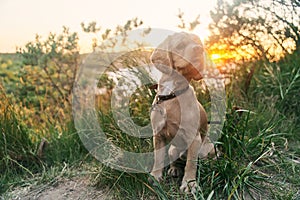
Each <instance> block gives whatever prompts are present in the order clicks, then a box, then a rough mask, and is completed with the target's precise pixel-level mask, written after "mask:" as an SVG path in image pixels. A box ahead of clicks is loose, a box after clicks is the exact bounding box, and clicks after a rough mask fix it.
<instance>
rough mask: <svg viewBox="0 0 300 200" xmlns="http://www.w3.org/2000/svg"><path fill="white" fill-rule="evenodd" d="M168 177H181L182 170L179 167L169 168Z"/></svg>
mask: <svg viewBox="0 0 300 200" xmlns="http://www.w3.org/2000/svg"><path fill="white" fill-rule="evenodd" d="M168 175H169V176H171V177H174V178H177V177H180V176H182V175H183V169H182V168H180V167H175V166H171V167H170V169H169V170H168Z"/></svg>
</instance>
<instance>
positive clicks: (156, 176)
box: [148, 172, 163, 186]
mask: <svg viewBox="0 0 300 200" xmlns="http://www.w3.org/2000/svg"><path fill="white" fill-rule="evenodd" d="M150 175H151V177H149V178H148V181H149V183H150V184H151V185H154V186H156V185H157V184H158V183H160V182H162V181H163V176H162V173H155V172H151V174H150Z"/></svg>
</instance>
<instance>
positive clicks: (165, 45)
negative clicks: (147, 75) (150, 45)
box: [150, 36, 173, 74]
mask: <svg viewBox="0 0 300 200" xmlns="http://www.w3.org/2000/svg"><path fill="white" fill-rule="evenodd" d="M169 43H170V36H169V37H168V38H167V39H165V40H164V41H163V42H162V43H161V44H160V45H159V46H158V47H157V48H156V49H155V50H154V51H153V53H152V55H151V57H150V60H151V62H152V63H153V65H154V66H155V67H156V68H157V69H158V70H159V71H161V72H162V73H164V74H171V73H172V69H173V66H172V63H173V61H172V60H171V58H170V52H169V51H168V50H169Z"/></svg>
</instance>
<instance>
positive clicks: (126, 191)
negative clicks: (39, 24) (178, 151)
mask: <svg viewBox="0 0 300 200" xmlns="http://www.w3.org/2000/svg"><path fill="white" fill-rule="evenodd" d="M299 63H300V56H299V52H295V53H294V54H292V55H288V56H287V57H286V58H284V59H283V60H281V61H279V62H278V63H262V62H257V63H252V64H254V65H257V66H256V67H255V69H256V71H255V73H254V74H253V78H252V80H251V83H250V85H249V86H247V92H243V89H241V90H240V91H242V92H240V91H238V92H237V91H236V90H235V88H237V87H238V86H239V84H240V83H238V82H232V83H231V84H232V85H230V86H229V87H228V89H227V93H228V102H227V105H228V107H227V114H226V121H225V124H224V127H223V129H222V131H221V133H222V136H221V138H220V140H219V141H218V142H217V143H216V145H217V146H218V148H219V149H220V150H221V152H222V155H221V156H220V157H218V158H217V159H216V160H212V159H208V160H201V161H199V163H198V166H199V167H198V173H197V174H198V176H197V179H198V180H197V182H198V184H199V189H198V191H197V193H196V194H182V193H180V191H179V184H180V179H171V178H169V177H167V176H166V178H165V181H164V182H163V183H161V184H158V185H157V186H152V185H150V184H149V183H148V178H149V174H147V173H145V174H132V173H127V172H121V171H117V170H114V169H111V168H109V167H106V166H104V165H101V164H100V163H98V162H97V161H96V160H95V159H93V158H92V157H91V156H90V155H89V153H88V152H87V151H86V150H85V148H84V147H83V145H82V144H81V141H80V139H79V137H78V135H77V133H76V130H75V129H74V125H73V124H72V123H68V122H66V123H67V124H68V125H67V126H66V125H64V127H66V128H64V129H63V131H62V132H61V131H58V130H57V129H56V128H55V127H52V128H49V130H47V131H48V132H49V135H50V137H49V138H47V141H48V146H47V148H46V149H45V151H44V154H43V156H42V157H39V155H38V149H39V144H40V141H41V140H38V141H33V140H32V139H31V137H32V134H34V132H33V131H32V130H31V129H29V128H28V127H26V122H24V121H23V119H20V118H19V117H18V112H16V111H15V110H14V107H13V106H12V103H11V101H10V99H9V98H8V97H6V96H5V93H4V90H3V88H2V89H1V92H2V93H1V95H2V96H1V99H4V101H1V111H2V112H1V113H0V120H1V123H0V130H1V135H0V148H1V151H0V171H1V173H0V174H1V178H0V194H1V193H2V194H3V196H5V195H6V194H7V191H10V190H12V189H13V188H14V187H15V186H24V185H43V184H46V183H49V182H50V183H51V181H54V180H56V178H57V177H61V176H67V177H68V176H72V175H74V174H76V171H77V172H78V171H84V172H83V173H85V174H89V175H91V180H92V182H93V183H94V185H95V188H98V189H101V188H109V193H110V194H111V195H112V196H113V198H114V199H251V198H252V199H258V198H261V199H278V200H281V199H282V200H286V199H290V200H292V199H299V198H300V192H299V188H300V178H299V173H300V148H299V143H300V142H299V141H300V135H299V134H298V133H299V131H300V126H299V122H300V121H299V117H298V116H299V114H300V110H299V106H298V105H299V104H300V102H299V101H300V100H299V98H298V93H299V89H300V71H299V66H298V65H299ZM240 81H241V80H240ZM234 84H235V85H234ZM143 92H144V93H147V94H148V95H149V97H150V100H149V101H150V102H151V98H153V95H154V94H153V91H148V90H147V89H145V88H141V89H140V90H139V91H137V93H143ZM137 93H136V94H135V95H136V98H138V95H137ZM199 96H200V97H201V95H199ZM202 96H205V97H207V94H203V95H202ZM205 99H208V98H205ZM200 100H201V99H200ZM146 101H147V99H146V100H145V99H142V100H141V102H142V103H140V104H138V103H137V102H138V101H136V102H133V103H132V104H131V110H130V114H131V117H132V118H133V119H134V122H135V123H140V124H141V125H144V124H145V123H147V122H149V117H148V115H147V114H145V112H146V111H147V110H148V107H149V104H148V103H147V102H146ZM3 102H4V103H3ZM202 103H203V104H204V105H209V103H208V102H202ZM237 107H239V108H240V109H237ZM139 109H141V110H143V113H142V115H141V112H138V110H139ZM99 120H100V122H101V123H102V125H103V127H104V130H105V132H106V134H107V136H109V137H111V138H112V140H113V141H114V144H116V145H118V146H119V147H120V148H123V149H127V150H130V151H137V152H145V151H150V150H152V142H151V139H149V138H147V139H136V138H135V139H133V138H132V137H130V136H128V135H127V134H124V133H123V132H122V131H121V130H120V129H119V127H118V124H117V123H116V122H115V121H114V119H113V117H112V115H111V113H110V112H106V113H105V114H104V113H103V114H101V115H99ZM40 139H41V138H40ZM128 144H131V145H128ZM16 155H18V156H16ZM87 166H88V167H87Z"/></svg>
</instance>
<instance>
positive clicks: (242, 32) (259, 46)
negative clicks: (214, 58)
mask: <svg viewBox="0 0 300 200" xmlns="http://www.w3.org/2000/svg"><path fill="white" fill-rule="evenodd" d="M299 13H300V4H299V2H298V1H295V0H288V1H279V0H272V1H254V0H251V1H244V0H235V1H233V3H228V2H227V1H224V0H219V1H218V4H217V7H216V9H215V10H214V11H212V12H211V17H212V19H213V22H212V23H211V24H210V28H209V29H210V32H211V35H210V37H209V39H208V44H209V49H210V51H211V52H217V53H220V54H227V56H226V57H225V59H235V60H236V59H238V60H252V59H255V60H257V59H268V60H278V59H279V58H280V57H282V56H283V55H285V54H286V53H291V52H292V51H293V50H295V49H299V47H300V33H299V28H298V27H299V25H300V24H299V23H300V21H299Z"/></svg>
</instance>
